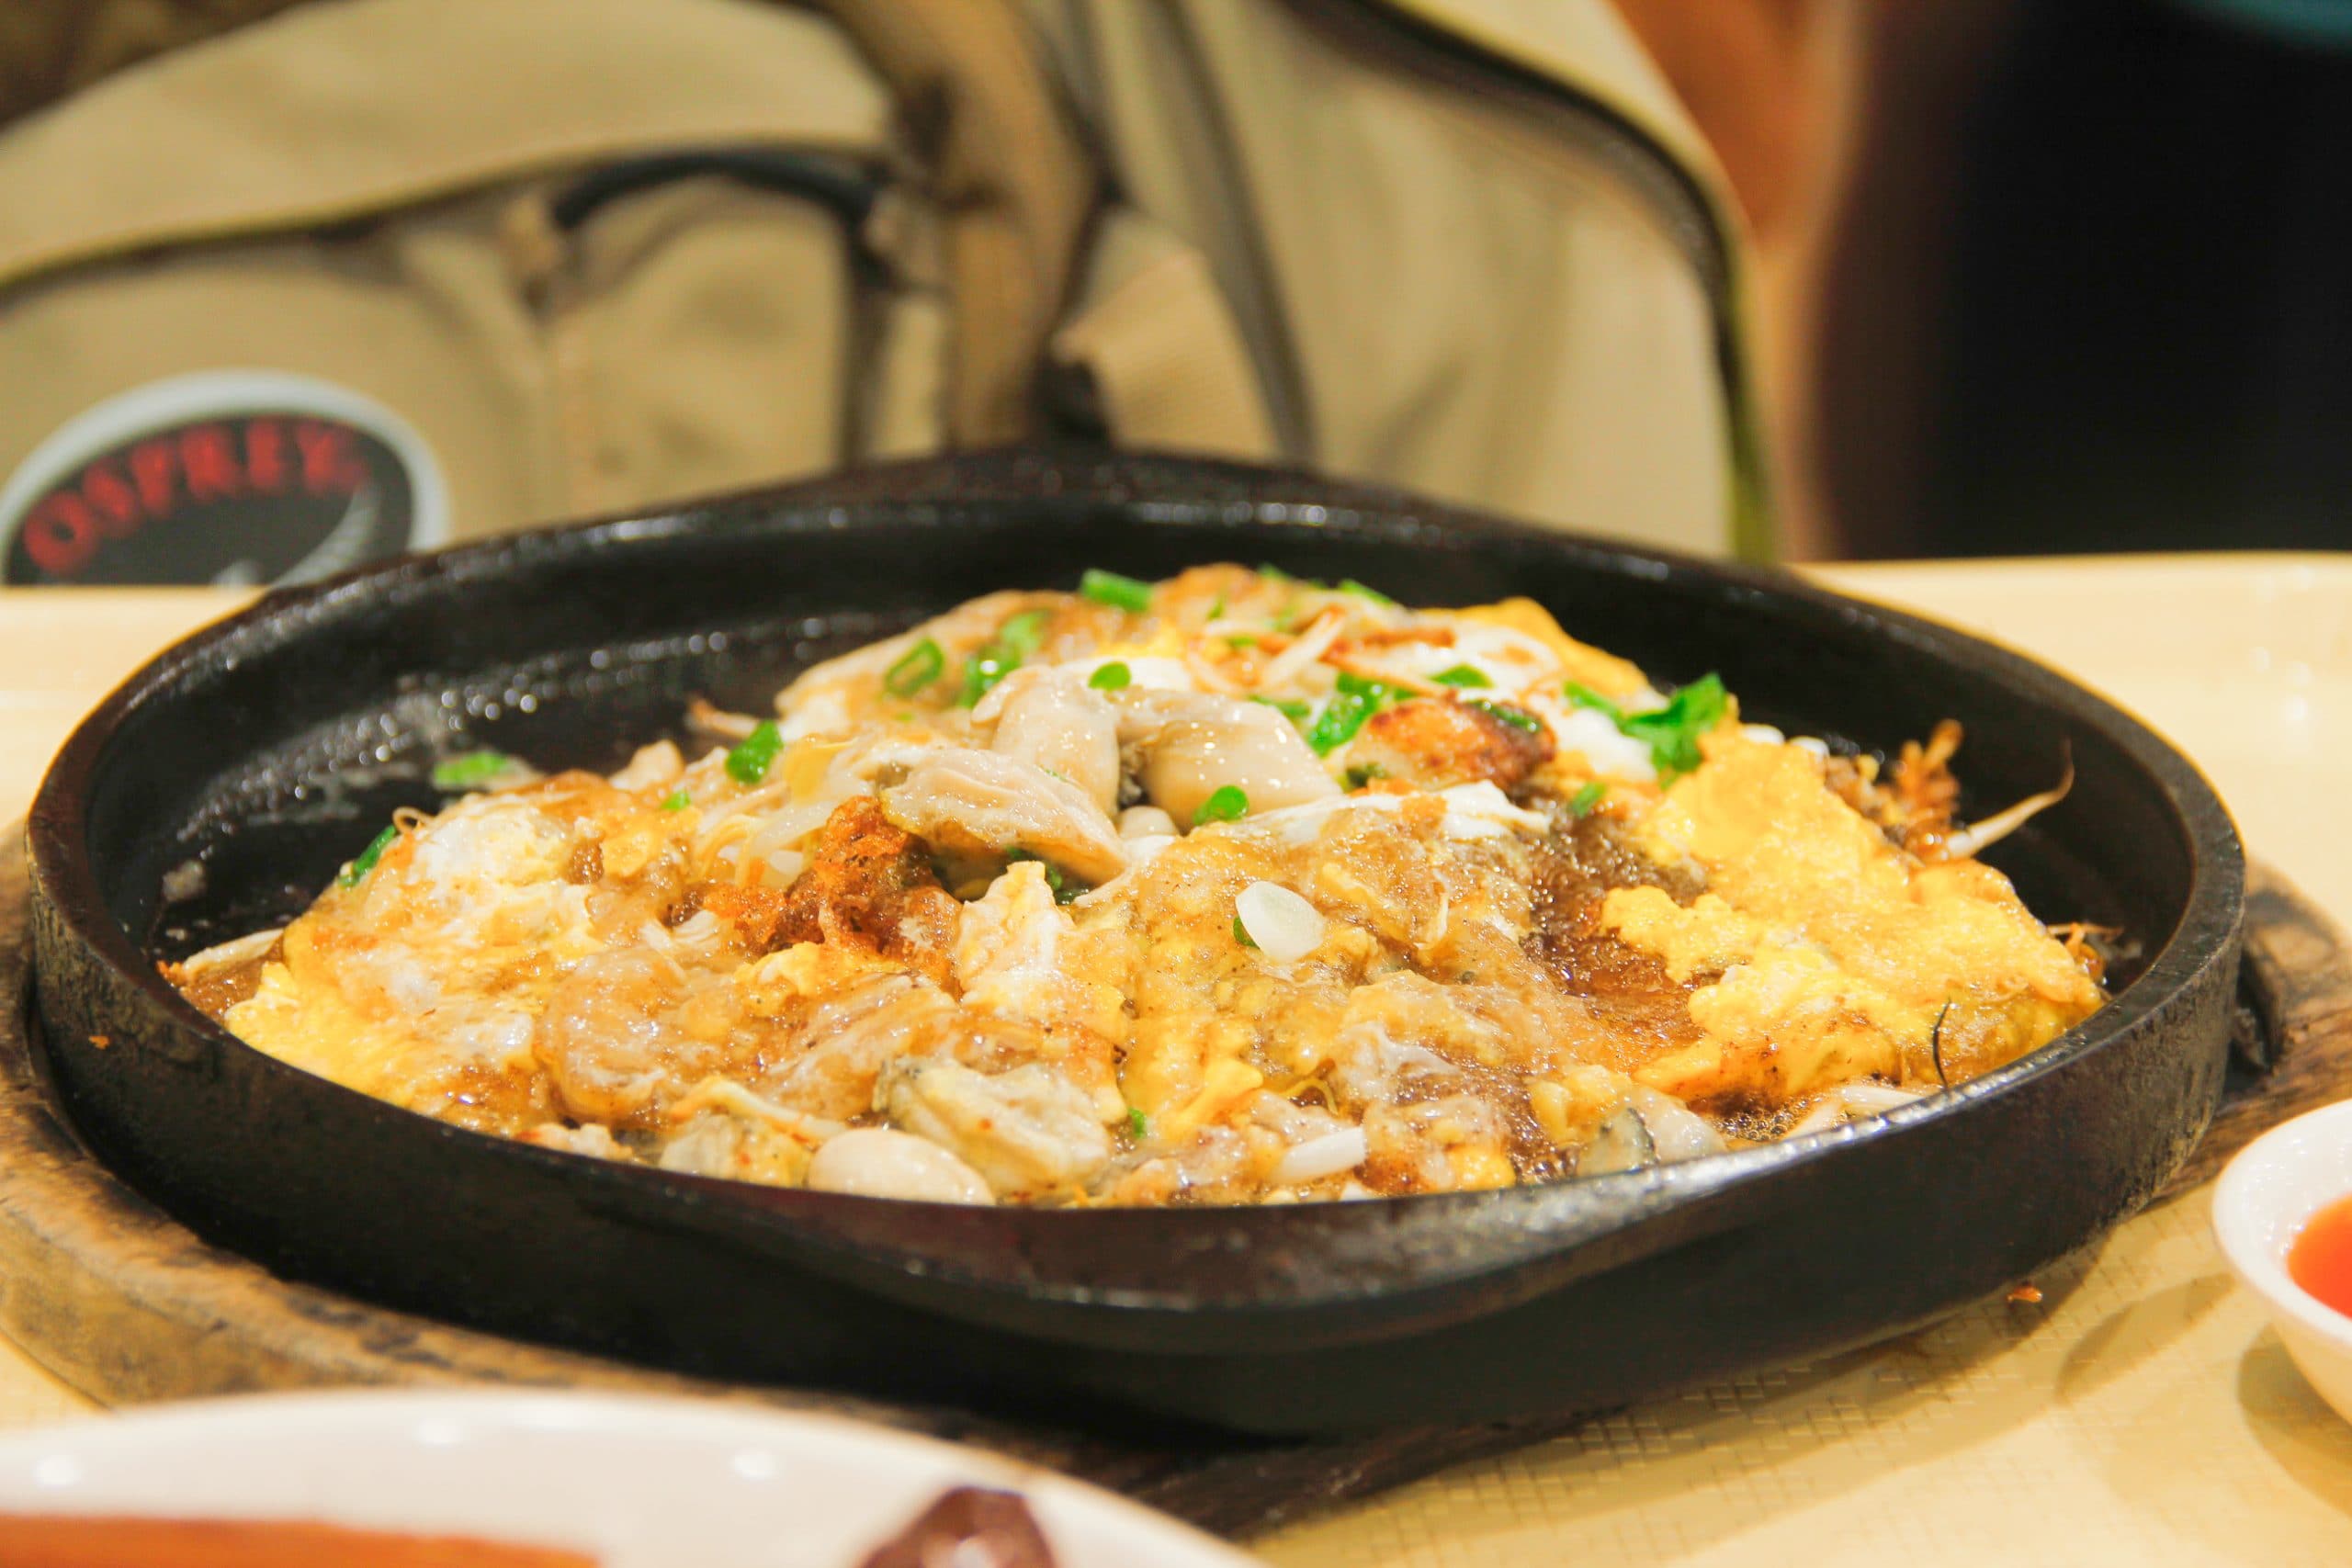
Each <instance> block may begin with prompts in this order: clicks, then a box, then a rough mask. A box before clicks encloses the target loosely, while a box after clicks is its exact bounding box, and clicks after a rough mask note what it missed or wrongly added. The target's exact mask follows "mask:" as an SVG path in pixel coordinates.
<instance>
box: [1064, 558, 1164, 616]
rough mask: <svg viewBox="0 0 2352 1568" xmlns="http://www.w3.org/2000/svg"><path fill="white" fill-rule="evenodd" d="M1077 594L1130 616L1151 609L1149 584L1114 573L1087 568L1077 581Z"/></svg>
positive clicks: (1142, 613)
mask: <svg viewBox="0 0 2352 1568" xmlns="http://www.w3.org/2000/svg"><path fill="white" fill-rule="evenodd" d="M1078 592H1079V593H1080V596H1081V597H1083V598H1087V599H1091V600H1093V601H1094V602H1095V603H1096V604H1108V605H1110V606H1111V608H1113V609H1114V610H1125V611H1126V612H1127V614H1129V615H1144V614H1146V613H1147V612H1148V611H1149V610H1150V608H1151V584H1150V583H1148V582H1144V581H1138V580H1136V579H1135V578H1132V577H1121V576H1120V575H1119V574H1118V573H1117V572H1115V571H1099V570H1095V569H1094V568H1093V567H1088V568H1087V569H1086V575H1085V576H1083V577H1081V578H1080V579H1079V580H1078Z"/></svg>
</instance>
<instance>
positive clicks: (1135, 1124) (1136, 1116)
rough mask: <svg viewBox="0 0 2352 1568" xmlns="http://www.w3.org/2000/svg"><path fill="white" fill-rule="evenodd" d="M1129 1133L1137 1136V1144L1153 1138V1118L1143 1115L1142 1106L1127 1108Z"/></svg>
mask: <svg viewBox="0 0 2352 1568" xmlns="http://www.w3.org/2000/svg"><path fill="white" fill-rule="evenodd" d="M1127 1131H1128V1132H1129V1133H1130V1134H1133V1135H1134V1136H1135V1139H1136V1142H1137V1143H1141V1142H1142V1141H1143V1140H1144V1139H1146V1138H1148V1137H1150V1136H1151V1118H1150V1117H1148V1116H1146V1115H1145V1114H1144V1113H1143V1107H1142V1106H1140V1105H1130V1106H1128V1107H1127Z"/></svg>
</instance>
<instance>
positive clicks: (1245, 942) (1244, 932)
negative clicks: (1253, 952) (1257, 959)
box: [1233, 915, 1258, 947]
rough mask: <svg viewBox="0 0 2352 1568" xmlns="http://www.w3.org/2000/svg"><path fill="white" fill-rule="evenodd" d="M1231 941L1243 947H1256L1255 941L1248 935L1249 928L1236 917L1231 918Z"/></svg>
mask: <svg viewBox="0 0 2352 1568" xmlns="http://www.w3.org/2000/svg"><path fill="white" fill-rule="evenodd" d="M1233 940H1234V941H1236V942H1239V943H1240V944H1241V945H1242V946H1244V947H1255V946H1257V945H1258V942H1257V939H1256V938H1254V937H1252V936H1251V935H1250V928H1249V927H1248V926H1245V925H1243V924H1242V923H1241V917H1240V916H1238V915H1236V916H1234V917H1233Z"/></svg>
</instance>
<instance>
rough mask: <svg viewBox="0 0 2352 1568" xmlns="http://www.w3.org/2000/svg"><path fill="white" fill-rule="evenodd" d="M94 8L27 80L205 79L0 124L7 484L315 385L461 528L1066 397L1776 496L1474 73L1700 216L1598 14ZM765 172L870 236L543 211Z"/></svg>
mask: <svg viewBox="0 0 2352 1568" xmlns="http://www.w3.org/2000/svg"><path fill="white" fill-rule="evenodd" d="M61 3H62V0H28V5H29V10H28V12H27V15H28V16H30V15H32V14H33V13H40V14H44V15H53V14H54V13H55V12H56V10H57V7H58V6H59V5H60V4H61ZM68 9H70V7H68ZM98 15H99V16H100V17H101V19H99V20H93V21H91V22H89V23H88V24H87V25H86V26H85V27H84V28H82V29H81V30H80V31H78V32H75V31H74V29H73V28H66V30H65V32H63V33H60V34H58V35H57V38H58V39H64V40H65V43H71V44H72V47H71V48H66V49H65V53H64V54H62V55H56V54H55V51H52V54H53V55H55V57H54V58H51V59H50V62H49V64H48V65H46V66H43V67H42V68H41V69H42V70H44V71H50V72H51V76H52V77H54V79H55V80H56V81H60V82H69V81H70V82H78V81H84V80H86V79H88V78H89V77H91V76H92V75H94V74H96V73H97V71H98V69H99V66H100V63H101V62H115V63H116V64H117V65H120V64H121V62H125V61H133V60H138V59H139V58H140V57H141V56H142V55H146V54H148V53H150V52H151V51H153V49H155V48H157V47H160V46H162V45H164V44H167V43H176V44H179V45H181V46H182V47H178V48H176V49H175V51H173V52H169V53H165V54H163V55H161V56H160V57H157V58H151V59H145V60H144V61H143V62H141V63H136V64H132V65H130V66H129V67H128V68H126V69H118V70H116V71H115V72H114V73H113V74H111V75H107V76H106V77H105V78H104V79H103V80H98V81H96V85H85V86H83V87H82V88H81V90H79V91H78V92H76V93H74V95H73V96H69V97H67V98H65V99H63V100H62V101H61V102H58V103H56V104H55V105H53V106H52V107H49V108H47V109H45V110H43V111H41V112H40V113H39V114H37V115H35V116H33V117H31V118H28V119H24V120H20V121H18V122H17V123H16V124H15V125H13V126H8V127H6V129H5V130H0V473H6V472H9V471H13V470H14V469H16V468H17V465H18V464H19V463H21V462H22V460H23V459H24V457H26V455H27V454H28V452H29V451H31V450H33V449H34V448H35V447H36V446H37V445H38V444H39V443H40V442H41V441H42V440H43V438H44V437H46V436H47V435H49V434H51V432H53V431H55V430H57V429H58V428H59V427H60V426H61V425H62V424H64V423H66V422H67V421H69V420H72V419H74V418H75V417H76V416H77V415H80V414H83V413H84V412H85V411H87V410H89V409H91V408H92V407H94V406H96V405H99V404H102V403H104V402H105V401H106V400H108V399H109V398H113V397H115V396H117V395H118V394H120V393H123V392H125V391H127V390H130V389H134V388H138V387H141V386H144V385H147V384H149V383H152V382H154V381H158V380H163V379H167V378H174V377H178V376H182V375H186V374H187V373H190V372H201V371H210V370H220V369H237V368H255V369H267V370H276V371H287V372H294V373H298V374H301V375H305V376H310V377H313V378H319V379H322V380H324V381H327V382H330V383H333V384H334V385H335V386H338V387H342V388H345V389H349V390H350V391H352V392H354V393H356V394H358V395H360V396H362V397H364V398H367V399H369V400H373V401H374V402H376V403H378V404H380V405H381V406H382V407H384V408H385V409H387V410H389V411H390V412H392V413H393V414H394V415H395V416H397V417H398V418H399V419H400V420H402V421H404V422H406V423H408V424H409V425H411V426H413V428H414V429H415V430H416V432H417V433H418V435H419V437H420V438H421V440H422V441H423V443H424V445H425V446H427V447H429V448H430V449H431V450H432V451H433V452H434V453H435V454H436V455H437V457H438V458H439V460H440V465H441V467H442V468H443V470H444V471H445V472H446V474H447V480H448V487H449V490H450V491H451V496H452V502H453V506H452V512H453V516H454V526H455V532H456V534H457V535H458V536H461V537H462V536H473V535H480V534H485V533H490V532H494V531H499V530H503V529H506V528H511V527H515V526H518V525H525V524H528V523H535V522H540V521H546V520H549V519H553V518H557V517H561V516H566V515H573V514H578V513H588V512H608V511H622V510H630V509H636V508H641V507H647V506H651V505H655V504H659V503H662V502H670V501H673V500H676V499H679V498H682V497H684V496H686V495H689V494H693V493H695V492H700V491H711V490H718V489H726V488H732V487H736V486H740V485H746V484H754V483H760V482H767V481H774V480H777V479H786V478H791V477H796V476H800V475H805V474H809V473H812V472H817V471H820V470H822V469H825V468H831V467H833V466H836V465H840V464H844V463H851V462H856V461H862V460H868V459H872V458H876V457H899V456H910V455H914V454H919V453H922V452H928V451H932V450H936V449H938V448H939V447H941V446H949V445H975V444H980V443H988V442H995V441H1001V440H1010V439H1019V438H1024V437H1028V436H1032V435H1036V434H1047V433H1049V432H1050V431H1052V430H1053V428H1054V426H1055V423H1056V421H1057V419H1060V418H1061V417H1062V416H1063V415H1064V414H1065V413H1066V412H1067V410H1068V409H1069V406H1070V400H1069V399H1067V398H1064V397H1061V396H1059V395H1057V394H1058V393H1060V392H1063V391H1066V390H1067V389H1068V387H1067V385H1066V384H1064V383H1062V382H1060V381H1057V383H1056V384H1055V385H1053V386H1050V387H1049V386H1048V385H1047V384H1046V382H1045V381H1044V380H1043V379H1042V378H1044V377H1045V376H1046V375H1048V374H1052V375H1054V376H1056V377H1057V378H1078V379H1082V381H1083V382H1084V383H1086V384H1087V386H1088V387H1089V388H1090V389H1091V393H1092V409H1093V412H1094V413H1095V415H1096V416H1097V417H1098V418H1099V422H1100V423H1101V425H1102V426H1103V434H1105V435H1107V437H1108V438H1109V439H1110V440H1112V441H1113V442H1114V444H1117V445H1120V446H1130V447H1153V448H1160V449H1173V450H1181V451H1193V452H1204V453H1211V454H1216V455H1222V456H1229V457H1257V458H1272V459H1279V460H1288V461H1293V462H1298V463H1302V464H1306V465H1310V466H1315V467H1320V468H1325V469H1327V470H1329V471H1332V472H1335V473H1339V474H1341V475H1345V476H1350V477H1358V478H1368V479H1377V480H1383V481H1386V482H1391V483H1395V484H1399V485H1403V486H1407V487H1410V488H1414V489H1419V490H1423V491H1430V492H1431V493H1434V494H1436V495H1439V496H1442V497H1445V498H1449V499H1453V500H1456V501H1460V502H1466V503H1469V504H1472V505H1476V506H1479V507H1483V508H1487V509H1490V510H1496V511H1500V512H1504V513H1516V514H1520V515H1522V516H1527V517H1531V518H1534V519H1537V520H1540V521H1544V522H1549V523H1555V524H1559V525H1572V526H1578V527H1584V528H1590V529H1594V530H1598V531H1601V532H1606V533H1613V534H1619V535H1623V536H1630V537H1635V538H1642V539H1647V540H1651V541H1655V542H1660V543H1666V544H1673V545H1680V546H1684V547H1692V548H1697V549H1701V550H1709V551H1719V550H1722V549H1724V548H1726V547H1730V546H1732V545H1733V544H1734V543H1735V542H1736V528H1737V515H1738V512H1739V503H1740V501H1741V498H1742V497H1744V496H1745V495H1747V494H1748V493H1750V491H1751V488H1752V487H1751V486H1750V485H1749V484H1748V483H1747V480H1748V479H1750V478H1752V475H1751V473H1750V472H1749V471H1748V469H1747V468H1746V466H1745V464H1746V458H1747V442H1746V437H1745V433H1744V430H1743V427H1742V424H1741V419H1742V411H1741V403H1740V399H1739V393H1738V389H1737V388H1736V384H1735V383H1731V382H1727V381H1726V379H1725V377H1724V366H1723V364H1722V363H1721V361H1720V356H1719V351H1720V344H1719V342H1718V338H1719V333H1720V332H1721V331H1722V327H1723V323H1722V321H1720V320H1719V319H1718V313H1719V306H1720V301H1719V300H1718V299H1714V298H1713V297H1711V296H1710V294H1709V292H1708V289H1707V288H1706V287H1705V284H1704V281H1703V280H1702V277H1701V276H1699V274H1698V272H1697V271H1696V270H1695V269H1694V268H1693V266H1692V265H1691V261H1690V258H1689V257H1688V256H1687V255H1686V254H1685V253H1684V252H1683V250H1682V248H1681V246H1680V244H1679V243H1678V240H1677V238H1676V236H1675V234H1673V233H1672V232H1670V231H1669V230H1668V224H1667V221H1666V220H1665V219H1664V218H1663V217H1662V216H1661V211H1660V209H1659V207H1658V205H1657V202H1656V201H1655V200H1653V199H1652V198H1651V197H1650V196H1649V195H1648V194H1646V193H1645V190H1644V189H1642V188H1641V187H1640V186H1639V185H1638V183H1637V182H1634V181H1630V180H1629V179H1628V178H1627V176H1626V175H1624V173H1623V171H1622V169H1621V168H1620V167H1619V165H1618V164H1615V163H1614V162H1612V161H1611V157H1609V156H1608V155H1606V153H1605V152H1604V151H1602V150H1597V149H1596V148H1595V147H1594V146H1593V145H1591V144H1590V142H1589V138H1588V137H1585V136H1582V135H1580V134H1579V133H1578V131H1577V121H1576V119H1575V118H1574V117H1573V116H1572V115H1571V116H1569V117H1567V118H1566V119H1564V118H1562V117H1561V116H1560V115H1558V114H1555V113H1551V112H1548V111H1549V109H1550V108H1551V107H1552V106H1550V105H1548V104H1545V103H1543V102H1540V101H1539V102H1536V103H1535V104H1534V105H1533V107H1531V104H1530V99H1531V94H1530V93H1529V92H1528V91H1526V90H1525V88H1524V85H1523V83H1522V85H1521V87H1520V88H1517V89H1513V90H1511V91H1509V92H1495V93H1490V92H1489V91H1488V90H1487V86H1486V85H1485V84H1486V81H1487V78H1485V77H1482V76H1481V75H1480V74H1479V73H1478V71H1477V70H1476V69H1475V68H1474V69H1472V70H1471V71H1470V72H1469V73H1467V74H1465V73H1464V70H1463V69H1462V67H1461V63H1460V60H1459V59H1458V58H1456V57H1457V56H1462V55H1468V56H1476V57H1478V58H1480V59H1483V60H1485V61H1487V62H1488V63H1489V65H1493V66H1499V68H1500V69H1501V70H1502V72H1503V73H1505V74H1508V73H1510V72H1511V71H1518V72H1520V73H1523V74H1524V76H1525V80H1528V81H1535V82H1539V83H1540V82H1543V81H1544V80H1551V81H1555V82H1557V83H1561V84H1565V85H1566V86H1567V87H1569V88H1570V89H1572V90H1573V92H1574V93H1576V94H1578V95H1582V96H1585V97H1587V98H1589V99H1590V100H1591V101H1593V102H1596V103H1598V104H1600V105H1601V106H1603V107H1605V109H1606V111H1607V112H1609V113H1611V114H1613V115H1616V116H1620V117H1623V118H1624V119H1626V120H1627V121H1629V122H1631V123H1633V124H1634V125H1637V126H1639V127H1641V128H1642V129H1643V131H1644V133H1645V134H1646V135H1647V136H1649V137H1651V138H1653V139H1654V140H1655V141H1657V142H1658V143H1659V144H1660V145H1662V146H1663V147H1665V148H1666V149H1668V152H1670V153H1671V154H1672V155H1673V156H1674V157H1675V158H1677V159H1679V160H1681V161H1682V162H1684V163H1685V164H1688V165H1689V166H1690V168H1691V170H1693V171H1694V177H1695V178H1696V180H1697V181H1698V182H1699V184H1700V186H1701V187H1702V189H1707V188H1712V181H1713V175H1712V172H1711V171H1710V169H1709V167H1708V166H1707V164H1706V163H1705V157H1704V152H1703V150H1702V148H1701V146H1700V143H1699V141H1698V140H1697V138H1696V136H1695V133H1693V132H1692V131H1691V129H1690V127H1689V126H1688V124H1687V122H1685V121H1684V120H1683V119H1682V118H1681V117H1680V116H1679V112H1678V111H1677V110H1676V108H1675V106H1674V103H1673V100H1672V98H1671V96H1670V94H1668V91H1667V90H1666V88H1665V87H1664V85H1663V84H1662V83H1661V82H1660V81H1659V80H1658V79H1657V76H1656V74H1655V73H1653V72H1651V71H1650V70H1649V68H1648V67H1647V65H1646V63H1645V61H1644V60H1643V58H1642V56H1641V55H1640V53H1639V51H1638V49H1637V47H1636V46H1635V45H1634V42H1633V41H1632V39H1630V37H1629V36H1628V35H1627V34H1626V32H1625V30H1624V28H1623V27H1622V26H1621V25H1620V24H1619V23H1618V21H1617V19H1616V17H1615V13H1614V12H1613V11H1612V10H1611V7H1610V6H1609V5H1608V4H1607V0H1393V3H1392V0H1158V3H1154V4H1149V5H1145V4H1137V3H1134V0H807V3H806V4H801V5H792V4H786V3H784V0H497V3H496V4H483V3H481V0H315V3H310V4H304V5H300V6H295V7H293V8H291V9H283V8H282V7H280V6H278V5H277V3H276V0H107V4H106V5H105V6H101V7H100V8H99V13H98ZM104 18H111V20H107V19H104ZM18 25H19V26H20V27H28V26H31V24H30V23H28V22H24V21H22V20H21V19H20V21H19V24H18ZM60 26H63V24H60ZM207 28H212V29H217V36H213V37H210V38H209V39H205V40H204V41H198V42H193V43H191V42H188V41H187V40H188V39H195V38H198V37H200V36H201V35H202V34H203V33H204V31H205V30H206V29H207ZM1033 29H1034V30H1033ZM1429 29H1435V30H1429ZM69 34H70V35H71V37H70V38H69V37H68V35H69ZM1449 38H1450V39H1455V40H1458V41H1459V47H1458V48H1457V47H1452V46H1448V45H1446V44H1445V39H1449ZM52 41H55V40H52ZM65 43H60V44H59V47H60V48H65ZM52 68H53V69H52ZM6 81H7V78H6V76H5V73H0V92H5V91H6ZM1532 96H1533V97H1534V98H1536V99H1539V100H1540V99H1541V98H1542V96H1543V95H1542V93H1541V91H1540V90H1539V91H1537V92H1536V93H1534V94H1533V95H1532ZM5 110H6V104H5V102H0V112H5ZM1080 130H1083V131H1084V133H1085V134H1084V136H1083V137H1082V138H1081V136H1080ZM735 148H768V149H787V150H797V151H799V152H812V151H813V152H823V153H827V154H831V155H835V156H837V157H839V158H841V159H842V160H845V161H847V162H848V163H849V164H851V165H853V166H854V167H857V168H861V169H864V170H865V171H868V172H869V174H870V175H871V176H872V177H873V179H874V180H875V182H876V187H877V189H878V190H879V192H880V200H879V203H878V205H877V206H876V209H875V210H874V213H873V215H872V217H871V219H870V220H869V221H867V222H866V224H865V228H864V231H863V232H862V233H859V234H854V235H853V234H851V233H848V232H847V231H845V226H844V223H843V221H842V218H841V216H840V214H839V213H838V212H836V211H834V210H832V209H830V208H828V207H826V206H824V205H820V204H819V203H816V202H812V201H809V200H805V199H801V198H799V197H795V196H793V195H790V194H784V193H779V192H777V191H775V190H770V189H753V188H751V187H748V186H742V185H739V184H736V183H734V182H732V181H729V180H726V179H721V178H717V177H707V178H694V179H687V180H683V181H673V183H671V184H669V185H666V186H659V187H656V188H650V189H646V190H641V191H636V192H633V193H631V194H628V195H624V196H621V197H616V198H614V199H612V200H610V201H608V202H607V203H605V205H603V206H601V207H599V208H598V209H596V210H595V212H594V216H592V217H590V218H588V219H587V220H584V221H583V222H581V223H579V224H578V225H577V226H576V227H574V228H571V229H569V230H567V229H565V228H563V227H561V226H560V225H558V224H557V223H555V222H554V221H553V220H551V218H550V216H549V204H550V201H551V198H552V197H553V196H554V195H555V193H558V192H560V191H561V190H564V189H566V188H568V187H570V186H571V185H572V183H573V182H575V181H576V180H578V179H579V178H580V177H582V175H586V174H588V173H590V172H593V171H594V170H596V169H599V168H601V167H604V166H606V165H609V164H612V163H614V162H615V161H618V160H627V159H629V158H633V157H639V156H645V155H651V154H659V153H667V152H675V151H680V150H712V149H735ZM1097 158H1099V159H1100V160H1101V162H1102V164H1103V166H1104V168H1105V169H1106V170H1107V172H1108V174H1109V175H1110V176H1111V184H1112V186H1114V189H1115V193H1116V199H1115V201H1114V202H1112V203H1111V204H1109V205H1104V204H1103V202H1102V201H1100V200H1099V199H1098V191H1097V186H1098V177H1097V173H1096V169H1095V166H1094V161H1095V160H1096V159H1097ZM1747 542H1749V543H1752V542H1753V541H1747Z"/></svg>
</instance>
